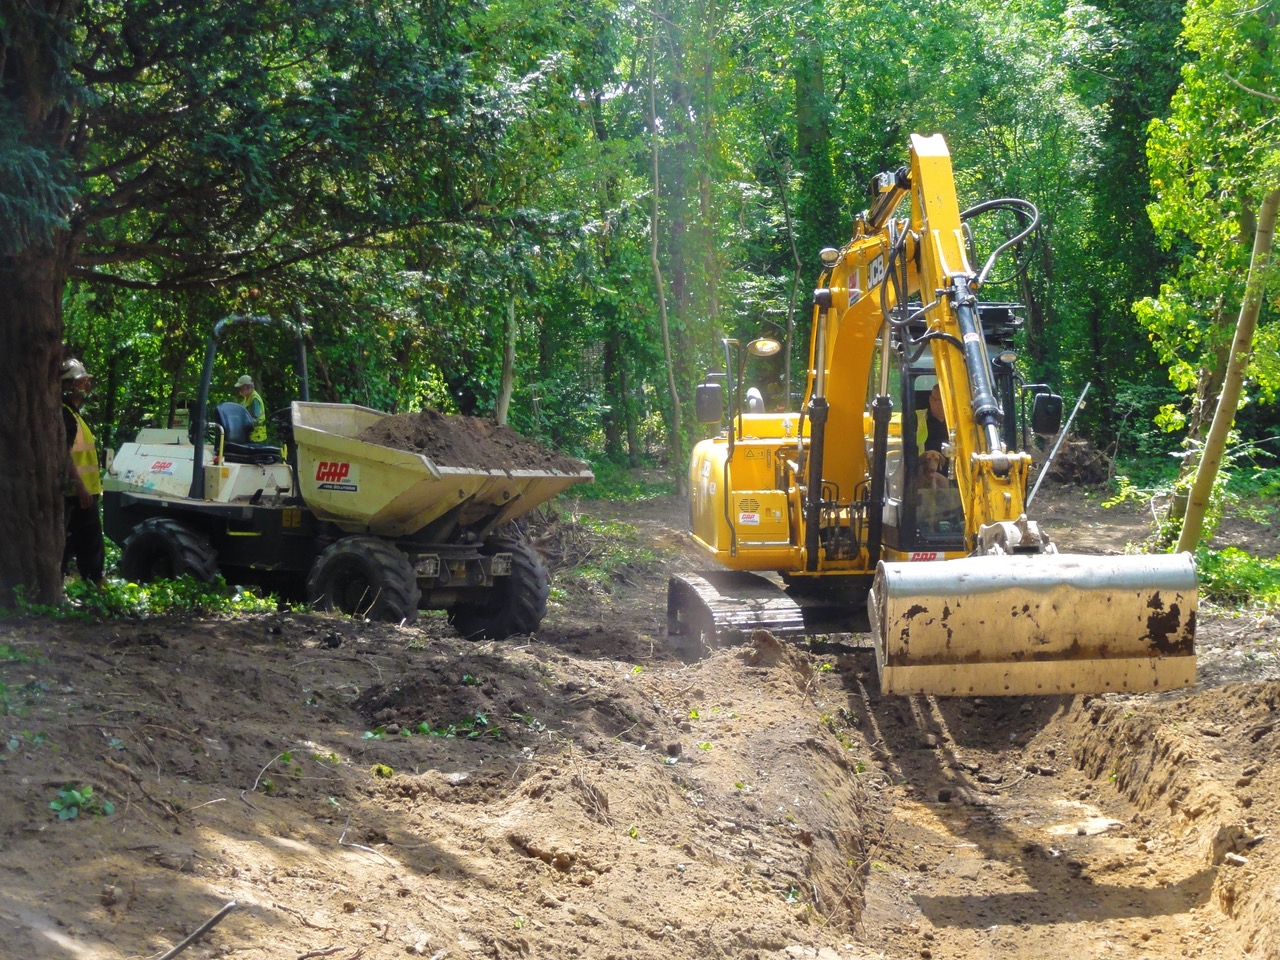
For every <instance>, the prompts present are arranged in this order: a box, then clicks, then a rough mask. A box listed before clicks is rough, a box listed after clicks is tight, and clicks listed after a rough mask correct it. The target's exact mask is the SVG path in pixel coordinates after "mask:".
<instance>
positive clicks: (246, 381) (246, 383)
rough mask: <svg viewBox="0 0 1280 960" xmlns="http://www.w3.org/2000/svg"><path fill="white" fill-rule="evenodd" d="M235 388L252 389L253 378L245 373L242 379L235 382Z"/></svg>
mask: <svg viewBox="0 0 1280 960" xmlns="http://www.w3.org/2000/svg"><path fill="white" fill-rule="evenodd" d="M236 386H237V387H252V386H253V377H251V376H249V375H248V374H247V373H246V374H245V375H244V376H243V377H241V378H240V379H239V380H237V381H236Z"/></svg>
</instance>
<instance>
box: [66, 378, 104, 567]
mask: <svg viewBox="0 0 1280 960" xmlns="http://www.w3.org/2000/svg"><path fill="white" fill-rule="evenodd" d="M92 386H93V377H91V376H89V371H88V370H86V369H85V366H84V364H83V363H81V362H80V361H79V360H64V361H63V362H62V424H63V427H64V429H65V430H66V434H67V446H68V448H69V449H68V457H67V485H66V490H65V491H64V498H63V505H62V514H63V519H64V521H65V523H66V534H67V536H66V543H65V546H64V547H63V551H62V575H63V577H64V578H65V577H66V575H67V573H68V572H69V570H70V568H71V561H72V560H74V561H75V562H76V569H77V570H78V571H79V572H80V577H81V579H83V580H84V581H85V583H92V584H94V585H95V586H99V587H100V586H102V585H103V584H104V583H105V582H106V581H105V580H104V579H103V573H104V567H105V566H106V548H105V546H104V544H103V542H102V517H101V515H100V514H99V513H98V501H99V500H101V499H102V473H101V471H100V470H99V469H98V448H97V446H96V445H95V443H94V439H93V432H92V431H91V430H90V429H89V425H88V424H87V423H85V420H84V417H82V416H81V415H80V408H81V407H82V406H84V401H85V397H86V396H87V395H88V393H89V389H90V388H91V387H92Z"/></svg>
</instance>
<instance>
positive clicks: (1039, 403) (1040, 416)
mask: <svg viewBox="0 0 1280 960" xmlns="http://www.w3.org/2000/svg"><path fill="white" fill-rule="evenodd" d="M1061 428H1062V397H1060V396H1058V395H1057V394H1056V393H1037V394H1036V396H1035V399H1034V400H1032V401H1031V430H1032V432H1034V433H1035V434H1036V435H1037V436H1041V437H1052V436H1053V435H1054V434H1056V433H1057V432H1058V431H1059V430H1060V429H1061Z"/></svg>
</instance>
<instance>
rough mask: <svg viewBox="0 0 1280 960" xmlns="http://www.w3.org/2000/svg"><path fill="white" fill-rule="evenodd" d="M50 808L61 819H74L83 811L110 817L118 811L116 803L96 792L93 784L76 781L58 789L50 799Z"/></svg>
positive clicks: (92, 814)
mask: <svg viewBox="0 0 1280 960" xmlns="http://www.w3.org/2000/svg"><path fill="white" fill-rule="evenodd" d="M49 809H50V810H52V811H53V812H54V813H55V814H56V815H57V817H58V819H59V820H74V819H75V818H76V817H78V816H80V814H82V813H85V814H88V815H90V816H94V817H109V816H111V814H113V813H115V812H116V806H115V804H114V803H112V802H111V801H110V800H103V799H102V798H101V797H99V796H98V795H97V794H95V793H94V792H93V787H92V786H90V785H89V784H84V785H83V786H76V785H75V784H74V783H68V784H67V785H66V786H65V787H63V788H62V789H61V790H59V791H58V795H57V797H55V798H54V799H52V800H50V801H49Z"/></svg>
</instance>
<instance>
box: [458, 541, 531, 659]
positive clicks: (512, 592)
mask: <svg viewBox="0 0 1280 960" xmlns="http://www.w3.org/2000/svg"><path fill="white" fill-rule="evenodd" d="M484 552H485V553H487V554H490V555H492V554H495V553H509V554H511V573H510V575H509V576H505V577H499V578H498V579H497V581H496V582H495V583H494V585H493V592H492V593H491V594H490V595H489V597H488V598H487V600H486V601H485V602H484V603H460V604H458V605H457V606H454V607H450V608H449V623H451V624H452V625H453V628H454V629H455V630H457V631H458V632H459V633H460V634H462V635H463V636H464V637H466V638H467V639H468V640H505V639H507V637H514V636H517V635H518V634H522V633H533V632H534V631H535V630H537V629H538V626H539V625H540V624H541V623H542V618H543V617H545V616H546V615H547V595H548V594H549V593H550V592H551V587H550V583H549V581H548V577H547V568H546V567H544V566H543V565H542V561H541V560H540V559H539V558H538V555H537V553H535V552H534V550H533V548H532V547H530V546H529V545H528V544H527V543H525V542H524V541H523V540H516V539H511V538H507V537H490V538H489V539H488V540H486V541H485V544H484Z"/></svg>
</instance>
